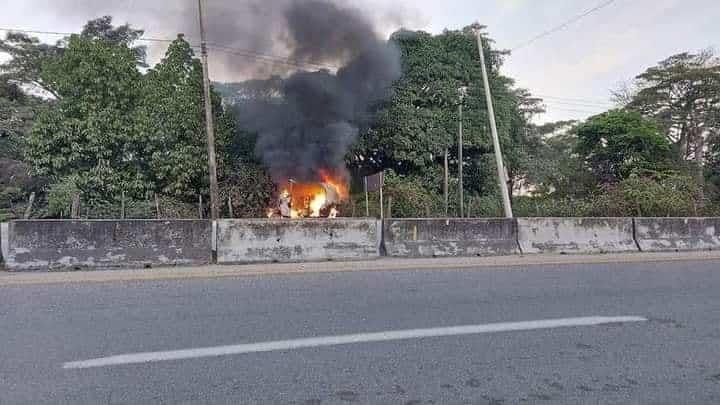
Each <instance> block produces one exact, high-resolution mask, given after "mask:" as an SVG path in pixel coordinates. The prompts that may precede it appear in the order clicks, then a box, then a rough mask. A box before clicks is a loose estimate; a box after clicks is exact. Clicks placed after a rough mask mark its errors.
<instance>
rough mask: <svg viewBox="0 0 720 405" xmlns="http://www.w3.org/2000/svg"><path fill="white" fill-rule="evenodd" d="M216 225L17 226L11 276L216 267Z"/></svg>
mask: <svg viewBox="0 0 720 405" xmlns="http://www.w3.org/2000/svg"><path fill="white" fill-rule="evenodd" d="M211 234H212V232H211V223H210V221H201V220H157V221H151V220H137V221H133V220H127V221H124V220H98V221H83V220H78V221H52V220H44V221H13V222H11V223H10V224H9V241H8V245H9V246H8V254H7V257H6V260H5V262H6V263H5V265H6V267H7V268H8V269H9V270H12V271H25V270H58V269H73V268H76V269H82V268H103V267H106V268H107V267H125V268H127V267H136V268H143V267H148V266H155V265H164V266H169V265H198V264H207V263H210V262H211V261H212V250H211Z"/></svg>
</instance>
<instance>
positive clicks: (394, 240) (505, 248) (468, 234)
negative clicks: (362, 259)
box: [383, 219, 519, 257]
mask: <svg viewBox="0 0 720 405" xmlns="http://www.w3.org/2000/svg"><path fill="white" fill-rule="evenodd" d="M383 238H384V245H385V249H386V251H387V254H388V256H391V257H463V256H465V257H468V256H504V255H511V254H517V253H519V250H518V244H517V232H516V226H515V221H514V220H511V219H391V220H386V221H385V224H384V234H383Z"/></svg>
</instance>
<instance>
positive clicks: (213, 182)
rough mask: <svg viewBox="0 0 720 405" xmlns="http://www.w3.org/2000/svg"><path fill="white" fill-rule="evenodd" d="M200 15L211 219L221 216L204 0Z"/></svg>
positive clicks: (200, 3)
mask: <svg viewBox="0 0 720 405" xmlns="http://www.w3.org/2000/svg"><path fill="white" fill-rule="evenodd" d="M198 16H199V18H200V48H201V55H202V67H203V82H204V83H203V84H204V92H205V124H206V126H207V144H208V169H209V172H210V219H211V220H213V221H214V220H216V219H218V218H219V217H220V205H219V201H218V199H219V194H220V192H219V190H218V181H217V158H216V157H215V124H214V122H213V109H212V98H211V95H210V73H209V71H208V51H207V41H206V39H205V21H204V20H205V18H204V15H203V0H198Z"/></svg>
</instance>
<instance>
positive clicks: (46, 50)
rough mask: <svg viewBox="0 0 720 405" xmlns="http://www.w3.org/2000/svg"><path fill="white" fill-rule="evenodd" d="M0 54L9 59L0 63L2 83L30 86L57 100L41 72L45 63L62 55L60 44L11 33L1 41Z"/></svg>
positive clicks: (56, 95) (0, 79)
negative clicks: (45, 42) (51, 43)
mask: <svg viewBox="0 0 720 405" xmlns="http://www.w3.org/2000/svg"><path fill="white" fill-rule="evenodd" d="M0 53H4V54H6V55H7V56H9V59H8V60H7V61H6V62H4V63H0V82H2V83H6V84H5V85H7V84H12V85H16V86H21V85H25V86H30V87H33V88H35V89H40V90H43V91H46V92H47V93H49V94H50V95H51V96H53V97H55V98H57V97H58V94H57V93H55V91H54V90H53V89H52V88H50V87H49V86H47V84H46V83H44V81H43V79H42V77H41V75H40V72H41V70H42V65H43V63H45V61H47V60H50V59H52V58H54V57H56V56H58V55H59V54H60V53H61V48H60V46H59V43H57V44H55V45H49V44H44V43H41V42H40V40H39V39H37V38H32V37H30V36H28V35H26V34H21V33H15V32H9V33H8V34H7V35H6V36H5V39H4V40H0Z"/></svg>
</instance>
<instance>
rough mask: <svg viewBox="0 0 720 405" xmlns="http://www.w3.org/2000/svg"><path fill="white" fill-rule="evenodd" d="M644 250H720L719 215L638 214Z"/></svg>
mask: <svg viewBox="0 0 720 405" xmlns="http://www.w3.org/2000/svg"><path fill="white" fill-rule="evenodd" d="M635 225H636V226H635V232H636V233H635V234H636V238H637V241H638V245H639V246H640V248H641V249H642V251H643V252H675V251H679V252H684V251H702V250H720V218H636V219H635Z"/></svg>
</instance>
